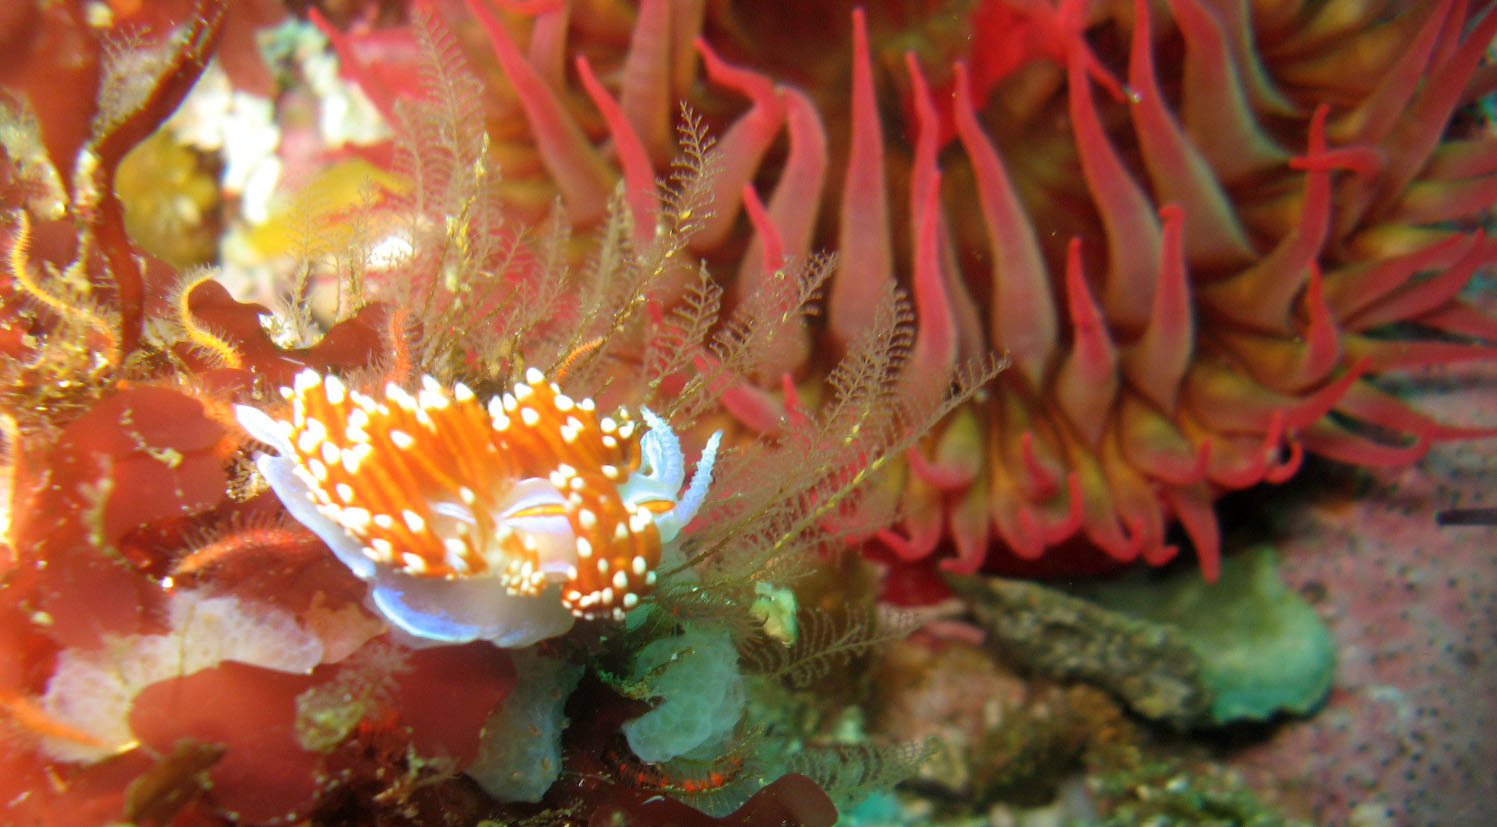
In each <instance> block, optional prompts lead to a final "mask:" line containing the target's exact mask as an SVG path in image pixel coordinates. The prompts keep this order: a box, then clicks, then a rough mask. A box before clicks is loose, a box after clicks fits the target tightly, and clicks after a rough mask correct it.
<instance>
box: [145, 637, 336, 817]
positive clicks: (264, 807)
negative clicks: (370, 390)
mask: <svg viewBox="0 0 1497 827" xmlns="http://www.w3.org/2000/svg"><path fill="white" fill-rule="evenodd" d="M311 685H312V678H310V677H308V676H305V675H288V674H284V673H281V672H273V671H271V670H268V669H259V668H256V667H253V666H246V665H244V664H240V663H224V664H222V665H220V666H216V667H213V668H210V669H204V670H202V671H200V672H196V673H193V674H191V675H184V676H182V677H179V678H171V679H168V680H164V681H161V682H159V683H155V684H152V685H151V686H149V687H146V688H145V689H144V690H143V691H141V692H140V694H139V695H137V696H136V697H135V702H134V703H133V704H132V705H131V708H130V728H131V730H133V731H134V732H135V734H136V735H137V737H139V738H140V740H141V743H142V744H144V745H145V746H147V747H149V748H150V749H151V750H153V751H155V752H157V753H160V754H165V753H168V752H170V751H171V750H172V748H173V747H174V746H175V744H176V743H177V741H178V740H179V739H181V738H193V739H196V740H200V741H209V742H212V743H216V744H222V745H224V746H225V747H227V750H226V751H225V752H224V755H223V757H222V758H220V759H219V760H218V761H216V762H215V763H214V764H213V766H212V767H211V768H210V769H209V770H208V775H209V778H211V779H212V782H213V788H212V793H211V794H212V796H213V799H214V803H215V804H216V805H217V806H218V807H219V808H220V809H221V810H222V811H224V812H226V813H228V814H237V815H238V816H239V817H240V818H242V819H244V820H246V821H250V822H267V821H273V820H280V819H292V818H294V817H295V815H296V814H297V813H298V812H305V811H306V809H307V808H308V807H309V806H310V805H311V803H312V800H313V797H314V795H315V793H316V792H317V786H318V784H317V767H318V761H319V758H320V756H318V755H317V754H316V753H314V752H311V751H309V750H306V749H304V748H303V747H302V746H301V745H300V744H299V743H298V742H297V739H296V730H295V726H294V721H295V717H296V697H297V695H299V694H301V693H302V692H304V691H306V690H307V688H308V687H310V686H311Z"/></svg>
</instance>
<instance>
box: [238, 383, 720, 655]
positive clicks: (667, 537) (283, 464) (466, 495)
mask: <svg viewBox="0 0 1497 827" xmlns="http://www.w3.org/2000/svg"><path fill="white" fill-rule="evenodd" d="M281 394H282V395H283V396H284V397H286V398H287V399H288V400H289V401H290V403H291V421H290V422H283V421H279V420H276V419H272V418H271V417H270V416H268V415H267V414H265V413H264V412H263V411H260V410H258V409H256V408H252V407H248V406H244V405H240V406H236V413H237V415H238V418H239V422H240V424H241V425H243V426H244V429H245V430H246V431H248V432H249V433H250V435H251V436H253V437H254V438H255V439H257V440H259V441H261V442H263V443H265V444H266V445H269V446H271V447H272V448H274V449H276V451H277V453H278V456H272V455H270V454H260V455H259V456H258V457H257V458H256V465H257V466H258V467H259V469H260V473H261V474H262V475H263V476H264V477H265V480H266V481H267V482H268V483H269V484H270V487H271V488H272V489H273V490H274V491H275V493H276V495H277V496H278V497H280V499H281V502H282V503H283V504H284V505H285V507H286V510H287V511H289V512H290V513H291V516H293V517H294V518H296V519H297V520H298V521H299V522H301V523H302V524H303V525H305V526H306V527H307V528H309V529H311V530H312V531H313V532H315V533H316V534H317V536H318V537H320V538H322V540H323V542H325V543H327V545H328V547H329V548H331V549H332V551H333V553H334V554H336V555H337V556H338V559H339V560H341V561H342V562H343V563H344V565H346V566H348V568H349V569H350V570H351V571H352V572H353V573H354V574H356V575H358V576H359V577H360V578H362V579H363V580H365V581H367V582H368V583H370V585H371V586H372V589H371V591H370V600H371V603H372V605H373V607H374V608H375V609H376V610H377V611H378V612H379V613H380V614H382V615H383V616H384V617H385V618H386V619H388V620H389V621H390V623H391V624H393V626H394V627H395V628H396V629H398V630H400V631H402V632H404V633H406V635H407V636H409V638H410V641H409V642H411V643H414V644H422V643H426V644H427V645H430V644H432V643H461V642H466V641H470V640H488V641H491V642H493V643H494V644H495V645H498V646H506V647H511V646H527V645H529V644H532V643H535V642H536V641H539V640H543V639H545V638H548V637H553V636H555V635H559V634H561V633H563V632H565V631H566V630H567V629H569V628H571V625H572V623H573V621H574V619H575V618H578V617H581V618H586V619H598V618H612V619H615V620H617V619H622V618H623V616H624V614H625V613H626V612H627V611H628V610H629V609H632V608H633V607H634V606H636V605H638V603H639V600H640V597H641V596H643V595H645V594H647V593H648V592H649V590H650V589H651V588H652V587H653V586H654V584H655V567H656V566H657V565H658V563H659V561H660V551H661V547H662V544H664V543H669V542H671V541H672V540H674V539H675V537H676V535H677V534H678V533H679V532H680V531H681V529H682V528H683V527H684V526H685V525H686V524H687V523H688V522H690V521H691V519H692V517H693V516H694V515H695V514H696V512H697V509H699V508H700V507H701V505H702V501H703V499H704V498H705V497H706V495H707V486H708V485H709V484H710V482H711V479H712V464H713V461H714V459H715V457H716V454H717V446H718V443H719V441H720V439H721V437H722V434H721V432H719V433H716V434H713V435H712V437H711V439H709V440H708V441H707V444H706V446H705V447H704V448H703V449H702V457H701V461H700V462H699V463H698V465H697V470H696V472H695V473H694V474H693V476H692V479H691V483H690V485H687V486H686V487H685V489H684V490H683V488H682V485H683V482H684V478H685V475H686V467H685V462H684V460H683V458H682V454H681V444H680V441H679V440H678V439H677V438H676V435H675V433H674V432H672V431H671V428H670V425H669V424H667V423H666V422H665V420H663V419H661V418H660V417H659V416H656V415H655V414H654V413H652V412H650V410H649V409H646V408H641V409H640V418H641V419H642V420H643V424H642V425H641V424H640V423H639V422H637V421H636V420H634V419H633V418H632V417H631V416H630V415H629V413H628V412H627V411H624V410H621V411H619V412H618V413H616V414H614V415H612V416H599V415H598V413H597V410H596V406H595V405H594V403H593V401H592V400H591V399H577V400H573V399H572V398H570V397H568V396H567V395H565V394H563V393H562V392H561V389H560V388H559V387H558V386H557V385H555V384H554V383H552V382H548V381H547V380H546V378H545V376H544V375H543V374H542V373H541V372H540V371H538V370H536V369H534V368H531V369H529V370H527V371H526V375H525V381H524V382H523V383H520V384H516V385H515V386H514V387H513V388H512V389H511V390H510V391H508V392H506V393H504V394H501V395H499V396H496V397H494V398H492V399H490V400H489V402H488V404H487V405H486V406H485V405H483V404H481V403H479V402H478V400H477V398H476V397H475V396H474V394H473V392H472V391H471V390H469V389H468V387H467V386H465V385H463V384H461V383H458V384H456V385H454V386H453V387H452V389H451V390H450V391H449V390H448V389H446V388H443V387H442V386H441V385H440V384H439V383H438V382H436V381H435V380H434V379H432V378H431V377H429V376H424V377H422V379H421V388H420V390H418V391H417V392H416V393H414V394H412V393H410V392H408V391H406V390H405V389H403V388H401V387H399V386H398V385H395V384H393V383H392V384H389V385H386V386H385V389H384V394H383V397H382V398H376V397H374V396H370V395H368V394H364V393H360V392H359V391H357V390H354V389H351V388H349V387H347V385H345V384H344V383H343V381H342V380H340V379H339V378H338V377H336V376H333V375H327V376H323V375H320V374H319V373H317V372H316V371H314V370H310V369H309V370H304V371H302V372H301V373H299V374H297V376H296V379H295V381H294V383H293V386H292V387H290V388H282V389H281Z"/></svg>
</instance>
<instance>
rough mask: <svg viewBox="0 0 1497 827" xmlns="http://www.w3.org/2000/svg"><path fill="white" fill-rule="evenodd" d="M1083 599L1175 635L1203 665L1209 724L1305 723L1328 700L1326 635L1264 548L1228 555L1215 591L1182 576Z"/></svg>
mask: <svg viewBox="0 0 1497 827" xmlns="http://www.w3.org/2000/svg"><path fill="white" fill-rule="evenodd" d="M1084 593H1085V594H1086V596H1087V597H1090V598H1091V599H1093V600H1095V601H1097V602H1098V603H1100V604H1102V605H1104V606H1106V607H1108V608H1111V609H1113V610H1115V611H1120V612H1124V613H1127V614H1130V615H1133V616H1135V617H1140V618H1143V619H1146V620H1150V621H1153V622H1155V623H1163V624H1168V625H1170V626H1173V627H1175V628H1176V629H1178V630H1179V632H1180V633H1181V635H1182V636H1183V637H1184V639H1185V642H1186V643H1187V645H1189V647H1190V648H1191V650H1192V651H1194V652H1195V653H1196V656H1197V657H1198V658H1199V660H1200V676H1201V681H1202V682H1203V683H1204V684H1206V685H1207V686H1208V687H1209V688H1210V690H1211V692H1212V695H1213V698H1214V700H1213V702H1212V705H1211V719H1212V720H1213V721H1214V722H1215V723H1218V724H1224V723H1229V722H1232V721H1240V720H1263V719H1266V718H1268V717H1270V716H1272V715H1274V714H1275V713H1277V712H1279V711H1287V712H1293V713H1300V714H1303V713H1306V712H1309V711H1310V710H1312V709H1313V708H1314V707H1315V706H1316V705H1317V704H1319V703H1320V702H1321V700H1322V699H1324V698H1325V696H1326V693H1327V692H1329V691H1330V688H1331V679H1332V677H1333V675H1334V672H1335V665H1336V650H1335V644H1334V642H1333V641H1332V639H1331V633H1330V630H1328V629H1327V628H1326V626H1325V624H1324V623H1322V622H1321V620H1320V618H1319V617H1318V616H1316V614H1315V610H1314V609H1313V608H1311V607H1310V605H1309V604H1308V603H1306V602H1305V600H1304V598H1302V597H1300V595H1299V594H1297V593H1296V592H1295V591H1294V590H1292V589H1290V588H1289V587H1288V586H1286V585H1285V584H1284V581H1283V580H1282V579H1280V577H1279V556H1278V554H1277V553H1275V552H1274V550H1273V549H1272V548H1270V547H1268V546H1259V547H1257V548H1253V549H1249V550H1247V551H1244V552H1243V553H1241V554H1233V555H1228V556H1227V557H1226V558H1224V560H1223V562H1222V573H1221V577H1220V578H1219V579H1218V580H1217V582H1215V583H1207V582H1205V581H1204V580H1203V579H1202V578H1201V576H1200V574H1199V573H1197V572H1195V571H1181V572H1176V573H1173V574H1171V575H1168V576H1164V577H1159V576H1157V575H1156V576H1139V577H1125V578H1122V579H1120V580H1118V581H1115V582H1111V583H1107V584H1102V585H1098V586H1095V587H1092V588H1088V589H1085V590H1084Z"/></svg>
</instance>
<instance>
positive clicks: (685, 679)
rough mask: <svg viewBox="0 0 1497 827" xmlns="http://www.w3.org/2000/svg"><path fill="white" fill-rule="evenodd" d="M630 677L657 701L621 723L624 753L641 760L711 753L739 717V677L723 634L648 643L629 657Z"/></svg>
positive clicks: (735, 653) (730, 644) (734, 653)
mask: <svg viewBox="0 0 1497 827" xmlns="http://www.w3.org/2000/svg"><path fill="white" fill-rule="evenodd" d="M630 677H631V679H632V680H634V681H640V682H643V683H645V684H646V686H647V687H648V688H649V692H650V695H651V696H653V697H658V698H661V699H662V700H661V701H660V702H659V704H658V705H657V706H656V707H655V708H654V709H652V710H650V711H649V712H646V713H645V714H643V715H641V716H639V717H638V718H635V719H634V720H632V721H628V722H625V724H624V736H625V737H626V738H628V739H629V748H630V749H632V750H634V754H635V755H637V756H639V758H640V759H641V760H644V761H650V762H661V761H669V760H671V759H672V758H675V757H677V756H680V755H688V754H689V753H691V752H692V750H695V749H697V748H698V747H704V748H705V749H706V750H707V751H712V750H715V749H716V748H717V747H718V746H719V745H720V744H721V743H722V741H723V740H724V739H725V737H726V736H728V735H730V734H731V733H732V731H733V728H734V727H735V726H736V725H737V724H738V719H739V718H740V717H741V716H742V715H743V705H744V689H743V675H742V673H740V672H739V671H738V650H737V648H736V647H734V646H733V639H732V638H731V637H729V636H728V633H727V632H723V631H715V630H712V631H708V630H701V629H693V630H691V631H688V632H686V633H684V634H681V635H679V636H676V637H670V638H662V639H660V640H657V641H654V642H652V643H651V644H650V645H648V646H646V647H645V648H643V649H641V650H640V651H639V654H638V655H636V656H635V658H634V664H633V667H632V669H631V674H630Z"/></svg>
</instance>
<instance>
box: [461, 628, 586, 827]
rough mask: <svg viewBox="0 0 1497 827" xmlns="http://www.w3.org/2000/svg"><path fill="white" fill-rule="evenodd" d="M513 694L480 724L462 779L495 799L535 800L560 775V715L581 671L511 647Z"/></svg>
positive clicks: (562, 723) (564, 721)
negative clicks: (474, 756) (474, 751)
mask: <svg viewBox="0 0 1497 827" xmlns="http://www.w3.org/2000/svg"><path fill="white" fill-rule="evenodd" d="M511 657H512V658H513V659H514V664H515V672H516V674H517V675H518V681H517V683H516V684H515V688H514V691H512V692H510V693H509V697H508V698H505V699H504V703H502V704H500V705H499V708H498V709H496V710H494V713H493V714H492V715H490V716H489V719H488V720H487V721H485V722H484V725H483V735H482V737H481V740H480V741H479V744H478V759H477V760H476V761H474V762H473V765H472V766H470V767H468V770H467V772H468V775H470V776H472V777H473V779H474V780H475V781H477V782H478V785H479V786H481V787H483V788H484V790H485V791H486V792H488V794H489V795H492V796H493V797H494V798H496V799H498V800H500V801H532V802H534V801H540V800H541V797H542V796H544V795H545V794H546V790H548V789H550V787H551V785H552V784H553V783H555V782H556V779H557V778H558V777H559V776H560V775H561V733H562V730H564V729H566V726H567V718H566V716H565V715H564V714H563V713H562V710H563V709H564V708H565V707H566V704H567V697H568V696H570V695H571V694H572V690H573V689H576V688H577V681H578V680H579V679H580V678H581V677H582V667H581V666H577V665H574V664H571V663H567V662H566V661H564V660H558V659H557V658H548V657H542V656H541V655H538V654H536V652H535V649H534V647H531V648H528V649H517V650H515V651H514V652H513V653H512V654H511Z"/></svg>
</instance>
